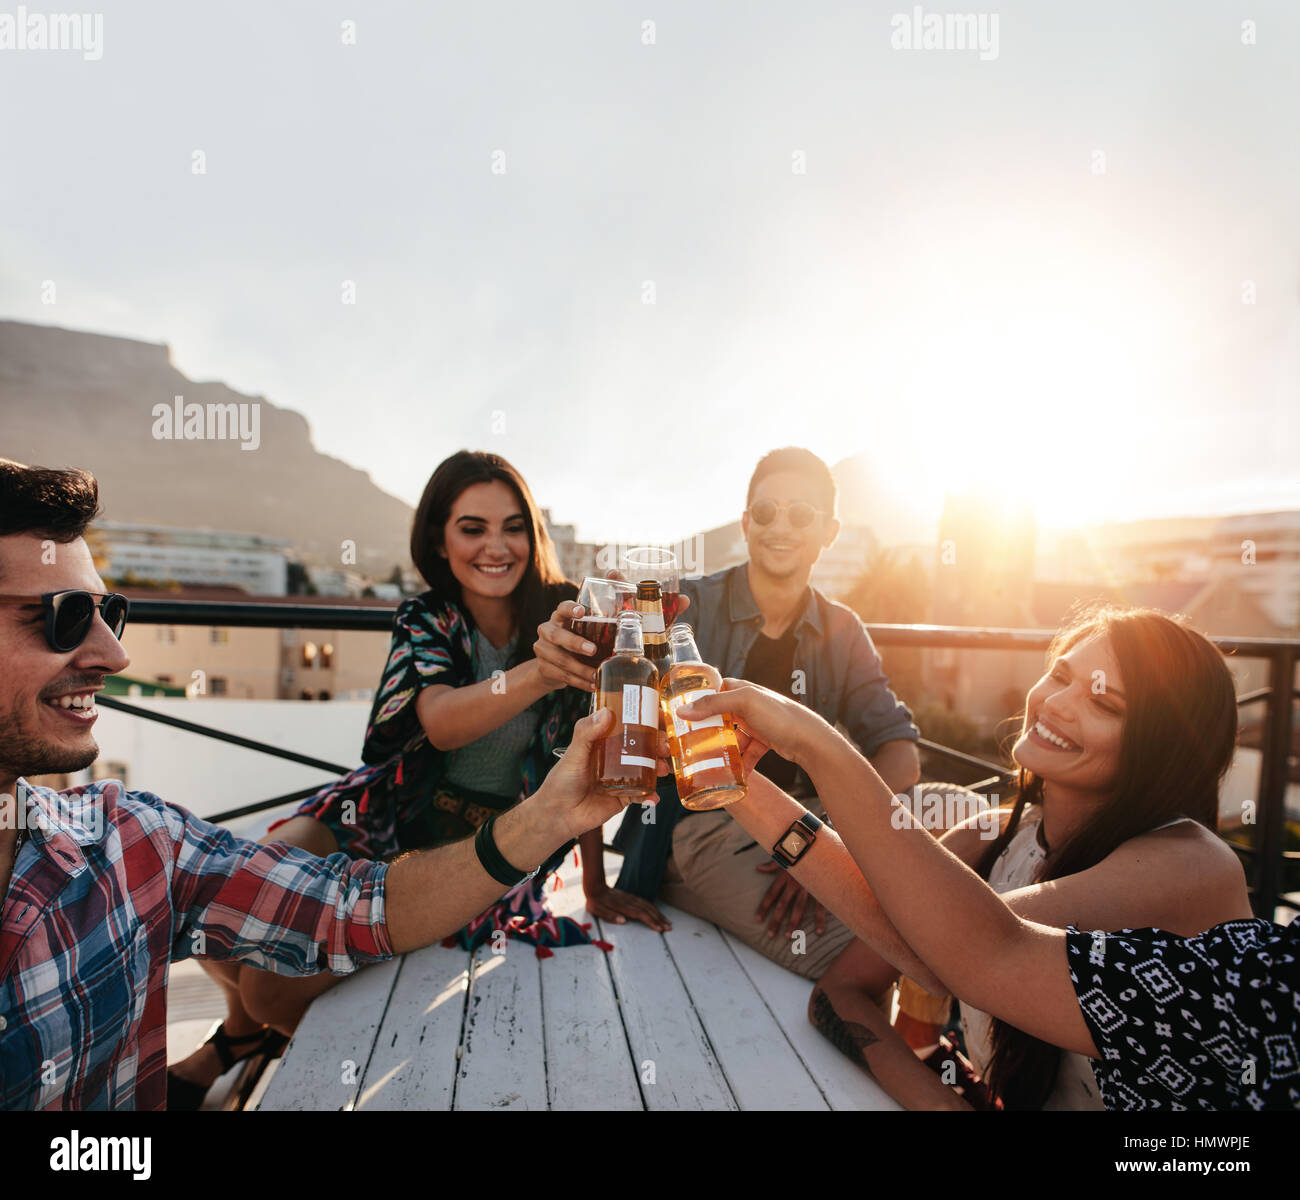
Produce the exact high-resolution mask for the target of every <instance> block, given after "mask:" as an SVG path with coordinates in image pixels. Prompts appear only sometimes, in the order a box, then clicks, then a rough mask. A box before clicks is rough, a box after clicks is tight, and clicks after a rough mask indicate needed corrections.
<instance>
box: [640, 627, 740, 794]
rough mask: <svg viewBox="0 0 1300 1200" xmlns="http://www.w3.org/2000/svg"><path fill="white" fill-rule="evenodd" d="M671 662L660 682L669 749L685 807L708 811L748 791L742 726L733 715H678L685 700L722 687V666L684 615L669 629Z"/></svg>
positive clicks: (709, 694) (688, 700)
mask: <svg viewBox="0 0 1300 1200" xmlns="http://www.w3.org/2000/svg"><path fill="white" fill-rule="evenodd" d="M668 658H669V666H668V670H667V671H666V672H665V674H664V677H663V680H662V681H661V683H660V685H659V695H660V698H661V700H662V702H663V708H664V720H665V722H666V723H667V726H668V750H669V753H670V754H671V755H672V760H673V774H674V775H675V776H676V777H677V795H678V796H679V797H680V798H681V802H682V806H683V807H684V808H689V809H693V810H694V811H696V812H703V811H705V810H707V809H710V808H723V807H725V806H726V805H728V804H734V803H735V802H736V801H737V800H739V799H740V798H741V797H742V796H743V795H744V794H745V790H746V788H745V774H744V768H743V767H742V766H741V763H740V743H739V742H738V741H737V739H736V727H735V725H733V724H732V721H731V718H730V717H728V716H717V717H706V718H705V719H704V720H702V721H684V720H682V719H681V717H679V716H677V715H676V710H677V709H678V708H680V707H681V706H682V705H683V704H689V703H691V701H693V700H698V699H700V697H701V696H711V695H713V694H714V693H715V692H718V691H720V690H721V688H722V676H721V675H719V674H718V671H717V669H716V668H714V667H711V666H709V665H708V664H707V663H705V662H703V661H701V659H700V652H699V650H698V649H697V648H696V645H695V634H694V632H693V631H692V629H691V627H690V626H689V625H687V624H685V623H684V622H681V621H679V622H678V623H677V624H676V625H674V626H673V627H672V629H670V630H669V631H668Z"/></svg>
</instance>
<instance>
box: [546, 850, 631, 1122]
mask: <svg viewBox="0 0 1300 1200" xmlns="http://www.w3.org/2000/svg"><path fill="white" fill-rule="evenodd" d="M569 865H570V867H572V858H570V860H569ZM573 893H576V894H577V896H578V898H579V899H580V900H581V899H582V886H581V883H580V882H571V883H569V885H568V886H567V887H566V888H565V891H564V892H560V893H558V895H559V896H564V895H566V894H568V895H569V896H570V898H571V897H572V895H573ZM553 907H554V908H558V907H559V906H558V905H556V906H553ZM564 915H566V916H570V917H572V918H573V920H575V921H577V922H578V923H579V924H584V923H586V922H588V921H591V922H592V931H593V932H595V922H594V920H593V918H592V917H591V914H590V913H588V912H587V910H586V908H585V907H578V908H574V907H572V905H571V904H570V905H566V911H565V913H564ZM609 957H610V955H609V954H608V953H607V952H606V951H604V950H602V949H601V948H600V947H599V946H566V947H564V948H562V949H559V950H556V951H555V954H554V956H553V957H552V958H546V959H542V960H541V977H542V1018H543V1025H542V1028H543V1032H544V1034H545V1039H546V1091H547V1098H548V1101H549V1103H550V1107H551V1108H552V1109H558V1110H563V1111H583V1110H588V1111H589V1110H593V1109H595V1110H600V1111H617V1112H627V1111H640V1110H641V1109H642V1108H644V1107H645V1106H644V1104H643V1103H642V1101H641V1089H640V1088H639V1087H638V1086H637V1073H636V1070H635V1069H634V1068H633V1066H632V1054H631V1051H630V1050H629V1049H628V1040H627V1034H626V1033H625V1032H624V1030H623V1016H622V1013H621V1012H620V1011H619V1007H618V997H617V995H616V994H615V991H614V981H613V979H612V978H611V976H610V967H609V962H608V961H607V960H608V959H609Z"/></svg>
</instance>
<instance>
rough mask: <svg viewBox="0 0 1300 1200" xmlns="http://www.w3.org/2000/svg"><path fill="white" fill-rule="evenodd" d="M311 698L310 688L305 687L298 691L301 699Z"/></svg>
mask: <svg viewBox="0 0 1300 1200" xmlns="http://www.w3.org/2000/svg"><path fill="white" fill-rule="evenodd" d="M311 698H312V695H311V691H310V689H308V688H303V689H302V691H301V692H299V693H298V699H299V700H310V699H311Z"/></svg>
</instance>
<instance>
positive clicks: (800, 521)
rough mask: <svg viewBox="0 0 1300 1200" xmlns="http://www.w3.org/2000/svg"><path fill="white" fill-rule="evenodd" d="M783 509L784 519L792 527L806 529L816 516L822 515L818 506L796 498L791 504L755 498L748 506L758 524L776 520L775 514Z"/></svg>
mask: <svg viewBox="0 0 1300 1200" xmlns="http://www.w3.org/2000/svg"><path fill="white" fill-rule="evenodd" d="M782 510H785V519H786V520H787V521H789V522H790V527H791V528H792V529H807V528H808V526H809V525H811V524H812V523H813V522H814V521H815V520H816V519H817V518H818V517H820V516H822V515H823V514H822V510H821V509H820V508H813V506H812V505H811V504H809V503H808V501H807V500H796V501H795V502H794V503H793V504H778V503H777V502H776V501H775V500H755V501H754V503H753V504H751V505H750V506H749V515H750V517H751V519H752V520H753V521H755V522H756V523H757V524H759V525H770V524H772V522H773V521H775V520H776V514H777V513H779V512H781V511H782Z"/></svg>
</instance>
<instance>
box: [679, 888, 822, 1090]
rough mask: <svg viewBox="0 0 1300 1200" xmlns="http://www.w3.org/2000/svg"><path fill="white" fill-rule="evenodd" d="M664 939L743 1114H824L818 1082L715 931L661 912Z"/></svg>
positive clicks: (688, 917)
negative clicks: (668, 926)
mask: <svg viewBox="0 0 1300 1200" xmlns="http://www.w3.org/2000/svg"><path fill="white" fill-rule="evenodd" d="M660 909H661V911H662V912H663V913H664V915H665V916H667V917H668V919H669V920H670V921H671V922H672V924H673V928H672V932H671V933H669V934H667V935H666V936H665V938H664V940H665V942H666V944H667V946H668V949H669V951H670V952H671V953H672V956H673V960H674V961H675V962H676V964H677V969H678V971H680V972H681V977H682V981H683V982H684V983H685V984H686V989H687V991H688V992H689V993H690V996H691V1000H692V1002H693V1003H694V1005H695V1009H696V1011H697V1012H698V1013H699V1015H700V1020H701V1021H702V1022H703V1024H704V1028H705V1031H706V1032H707V1033H708V1035H709V1041H710V1043H711V1044H712V1046H713V1050H714V1053H715V1054H717V1056H718V1063H719V1064H720V1065H721V1067H722V1070H723V1071H724V1072H725V1074H726V1077H727V1083H728V1084H729V1085H730V1087H731V1091H732V1094H733V1095H734V1096H735V1098H736V1102H737V1103H738V1104H739V1105H740V1107H741V1108H742V1109H751V1108H752V1109H785V1110H795V1111H804V1110H819V1109H820V1110H825V1109H826V1108H828V1107H829V1105H828V1103H827V1101H826V1098H825V1097H824V1096H823V1095H822V1092H821V1089H820V1088H819V1087H818V1086H817V1083H816V1081H815V1080H814V1079H813V1077H812V1076H811V1075H810V1074H809V1072H808V1069H807V1067H806V1066H805V1065H804V1063H803V1062H802V1060H801V1059H800V1058H799V1056H798V1055H797V1054H796V1053H795V1052H794V1049H793V1048H792V1047H791V1045H790V1043H789V1041H788V1040H787V1039H786V1036H785V1033H784V1031H783V1030H782V1028H781V1026H780V1025H779V1024H778V1023H777V1021H776V1018H775V1017H773V1016H772V1014H771V1012H770V1011H769V1010H768V1007H767V1005H766V1004H765V1003H764V1001H763V997H762V996H760V995H759V993H758V991H757V989H756V988H755V987H754V985H753V983H752V982H751V981H750V978H749V976H748V975H746V974H745V972H744V970H742V969H741V966H740V963H739V962H738V961H737V959H736V956H735V955H734V954H732V952H731V947H730V946H728V945H727V943H726V942H725V941H724V940H723V938H722V931H721V930H720V929H718V928H717V926H715V925H710V924H709V923H708V922H706V921H701V920H700V919H699V918H698V917H694V916H691V914H690V913H686V912H680V911H679V910H677V909H670V908H668V907H666V906H663V905H661V906H660Z"/></svg>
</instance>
